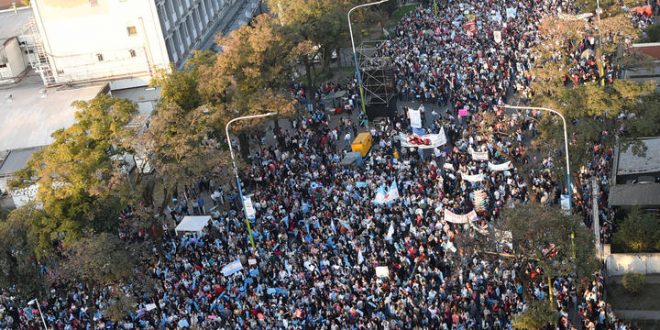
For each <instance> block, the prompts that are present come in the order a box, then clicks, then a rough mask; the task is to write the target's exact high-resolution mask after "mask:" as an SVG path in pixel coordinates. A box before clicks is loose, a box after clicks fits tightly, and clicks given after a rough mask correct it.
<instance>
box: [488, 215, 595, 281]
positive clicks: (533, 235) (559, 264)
mask: <svg viewBox="0 0 660 330" xmlns="http://www.w3.org/2000/svg"><path fill="white" fill-rule="evenodd" d="M502 220H503V221H502V222H500V223H499V224H498V227H499V229H500V230H503V231H510V232H511V235H512V238H513V241H512V244H513V248H514V250H515V254H516V256H518V257H519V258H522V259H523V260H527V261H533V262H534V263H536V264H537V265H539V266H540V267H541V268H542V269H543V272H544V276H547V277H548V278H552V277H555V276H560V275H566V274H571V273H577V275H578V277H579V278H587V277H589V276H591V274H592V273H593V272H594V271H595V270H597V269H598V262H597V261H596V259H595V254H594V253H595V252H594V250H595V245H594V238H593V233H592V232H591V231H590V230H589V229H588V228H586V227H585V226H584V225H582V222H581V221H580V220H579V219H577V218H576V217H574V216H570V217H569V216H566V215H564V214H562V213H561V211H560V210H559V209H558V208H556V207H541V206H536V205H519V206H516V207H515V208H510V209H505V210H504V212H503V214H502Z"/></svg>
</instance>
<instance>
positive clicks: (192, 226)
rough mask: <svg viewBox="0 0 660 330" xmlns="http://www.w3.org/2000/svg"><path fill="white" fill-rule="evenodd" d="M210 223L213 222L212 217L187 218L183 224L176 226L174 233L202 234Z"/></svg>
mask: <svg viewBox="0 0 660 330" xmlns="http://www.w3.org/2000/svg"><path fill="white" fill-rule="evenodd" d="M209 221H211V216H209V215H202V216H185V217H183V220H181V223H180V224H179V225H178V226H176V229H174V231H175V232H176V234H177V235H179V233H180V232H191V233H201V232H202V230H204V228H205V227H206V226H208V224H209Z"/></svg>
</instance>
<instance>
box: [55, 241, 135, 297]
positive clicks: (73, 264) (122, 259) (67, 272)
mask: <svg viewBox="0 0 660 330" xmlns="http://www.w3.org/2000/svg"><path fill="white" fill-rule="evenodd" d="M63 255H64V257H65V259H64V260H63V261H62V262H61V264H60V265H59V266H58V267H57V268H56V269H55V270H54V271H53V272H52V274H53V275H54V280H56V281H58V282H64V283H69V282H74V283H75V281H80V282H83V283H86V284H88V285H90V286H97V285H107V284H112V283H117V282H120V281H123V280H126V279H128V278H129V277H130V275H131V273H132V270H133V264H132V262H131V259H130V258H129V252H128V251H127V250H126V249H125V248H124V246H123V243H122V242H121V241H119V238H117V236H116V235H112V234H108V233H100V234H88V235H87V236H85V237H83V238H81V239H79V240H77V241H74V242H69V243H66V244H65V245H64V248H63Z"/></svg>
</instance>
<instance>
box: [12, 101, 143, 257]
mask: <svg viewBox="0 0 660 330" xmlns="http://www.w3.org/2000/svg"><path fill="white" fill-rule="evenodd" d="M73 105H74V106H75V107H76V108H77V109H78V112H76V115H75V119H76V122H75V123H74V124H73V125H71V126H70V127H69V128H66V129H61V130H58V131H56V132H55V133H53V139H54V141H53V143H52V144H50V145H48V146H47V147H45V148H44V149H42V150H40V151H38V152H36V153H35V154H34V155H33V156H32V159H30V161H29V162H28V164H27V166H26V167H25V168H24V169H23V170H21V171H19V172H18V173H17V179H16V180H15V181H14V182H13V183H12V185H14V186H29V185H32V184H36V185H38V192H37V198H38V201H39V202H40V203H41V204H42V205H43V210H44V213H43V217H41V218H39V219H38V223H39V228H40V230H38V232H35V233H34V234H36V235H37V236H38V241H39V244H38V245H39V247H40V248H39V251H42V250H48V249H50V247H51V241H52V240H55V239H62V238H64V239H66V240H75V239H76V238H77V237H79V235H80V233H82V231H83V230H85V229H91V230H101V231H103V230H112V229H113V228H115V227H114V224H115V223H116V217H115V215H116V213H117V212H118V211H119V210H118V209H117V208H115V207H110V206H116V204H115V202H116V196H115V195H114V192H115V191H114V188H116V187H117V186H119V185H121V184H122V177H121V174H120V172H119V170H118V169H119V167H118V166H117V165H118V164H117V163H116V161H114V159H116V158H115V157H121V156H122V155H123V154H124V153H125V152H127V151H129V148H128V146H129V143H128V142H129V141H131V140H132V139H133V136H134V132H133V131H131V130H130V129H128V128H126V125H127V124H128V123H129V122H130V120H131V118H132V116H133V114H134V113H135V112H136V111H137V110H136V107H135V105H134V104H133V103H131V102H129V101H126V100H122V99H117V98H112V97H110V96H107V95H99V96H97V97H95V98H94V99H92V100H90V101H76V102H74V103H73ZM108 221H110V222H108Z"/></svg>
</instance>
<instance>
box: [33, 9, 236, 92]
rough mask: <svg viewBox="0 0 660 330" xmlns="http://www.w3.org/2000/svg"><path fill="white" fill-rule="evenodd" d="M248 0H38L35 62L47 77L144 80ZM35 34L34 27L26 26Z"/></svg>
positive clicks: (181, 56)
mask: <svg viewBox="0 0 660 330" xmlns="http://www.w3.org/2000/svg"><path fill="white" fill-rule="evenodd" d="M243 2H247V0H32V2H31V6H32V9H33V13H34V21H33V24H32V25H31V26H29V29H28V31H32V32H33V33H35V34H36V35H38V36H39V38H38V40H35V42H34V49H33V50H32V51H33V52H34V53H35V55H36V56H35V58H36V61H34V63H32V66H33V67H34V68H35V70H36V71H37V72H39V73H40V75H41V76H42V79H43V81H44V84H46V85H54V84H67V83H80V82H91V81H95V80H106V81H110V87H111V89H113V90H116V89H124V88H132V87H136V86H145V85H147V84H148V82H149V80H150V79H151V77H152V76H153V75H154V74H155V73H156V72H158V71H159V70H169V69H170V63H173V64H174V65H175V67H181V66H182V65H183V64H184V62H185V60H186V59H187V58H188V57H189V56H190V54H191V53H192V50H194V49H198V48H201V46H202V45H204V44H206V43H207V42H208V40H209V39H211V38H213V36H214V34H215V32H216V31H217V29H218V25H219V24H220V23H221V21H223V19H226V17H227V16H231V17H233V16H235V15H236V12H237V11H238V10H240V9H241V8H242V7H243V6H242V4H243ZM27 34H29V32H28V33H27Z"/></svg>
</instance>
